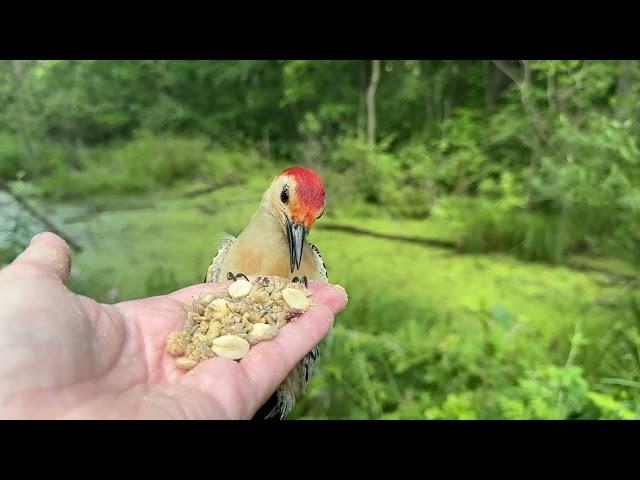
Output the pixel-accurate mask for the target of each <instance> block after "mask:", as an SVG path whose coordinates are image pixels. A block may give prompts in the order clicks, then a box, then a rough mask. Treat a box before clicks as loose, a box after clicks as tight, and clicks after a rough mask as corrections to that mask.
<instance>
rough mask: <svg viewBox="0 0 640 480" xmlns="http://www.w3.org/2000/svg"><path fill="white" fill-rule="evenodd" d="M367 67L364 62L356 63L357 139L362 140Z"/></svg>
mask: <svg viewBox="0 0 640 480" xmlns="http://www.w3.org/2000/svg"><path fill="white" fill-rule="evenodd" d="M366 90H367V66H366V64H365V61H364V60H361V61H359V62H358V129H357V132H358V139H359V140H364V138H365V136H366V132H365V128H366V125H365V122H366V120H365V116H366V109H367V106H366V103H367V101H366V96H367V92H366Z"/></svg>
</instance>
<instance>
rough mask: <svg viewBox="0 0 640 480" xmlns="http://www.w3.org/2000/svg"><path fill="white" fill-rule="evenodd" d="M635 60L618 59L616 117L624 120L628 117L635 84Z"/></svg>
mask: <svg viewBox="0 0 640 480" xmlns="http://www.w3.org/2000/svg"><path fill="white" fill-rule="evenodd" d="M633 63H634V62H633V61H632V60H618V68H619V70H618V72H619V73H618V80H617V83H616V112H615V114H616V119H618V120H620V121H622V120H625V119H626V118H628V116H629V112H630V110H631V109H630V108H629V93H630V92H631V87H632V86H633V66H634V65H633Z"/></svg>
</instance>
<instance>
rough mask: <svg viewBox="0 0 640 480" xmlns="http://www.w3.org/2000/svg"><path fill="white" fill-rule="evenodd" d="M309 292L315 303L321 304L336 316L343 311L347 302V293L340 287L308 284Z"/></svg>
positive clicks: (320, 283) (315, 283)
mask: <svg viewBox="0 0 640 480" xmlns="http://www.w3.org/2000/svg"><path fill="white" fill-rule="evenodd" d="M309 290H311V293H312V297H311V298H312V299H313V301H314V302H315V303H321V304H323V305H326V306H327V307H329V309H331V311H332V312H333V314H334V315H337V314H338V313H340V312H341V311H342V310H344V309H345V307H346V306H347V302H348V297H347V292H346V291H345V289H344V288H342V286H340V285H332V284H330V283H326V282H309Z"/></svg>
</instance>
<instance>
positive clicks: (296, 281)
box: [291, 275, 309, 288]
mask: <svg viewBox="0 0 640 480" xmlns="http://www.w3.org/2000/svg"><path fill="white" fill-rule="evenodd" d="M291 281H292V282H293V283H298V282H300V283H304V286H305V288H309V282H308V280H307V276H306V275H305V276H304V277H302V278H300V277H293V279H292V280H291Z"/></svg>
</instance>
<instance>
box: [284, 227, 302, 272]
mask: <svg viewBox="0 0 640 480" xmlns="http://www.w3.org/2000/svg"><path fill="white" fill-rule="evenodd" d="M286 228H287V242H288V244H289V261H290V264H291V273H293V272H294V270H297V269H299V268H300V263H302V247H304V237H305V236H306V235H307V230H306V229H305V228H304V226H303V225H302V224H300V223H292V222H291V220H289V217H287V226H286Z"/></svg>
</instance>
